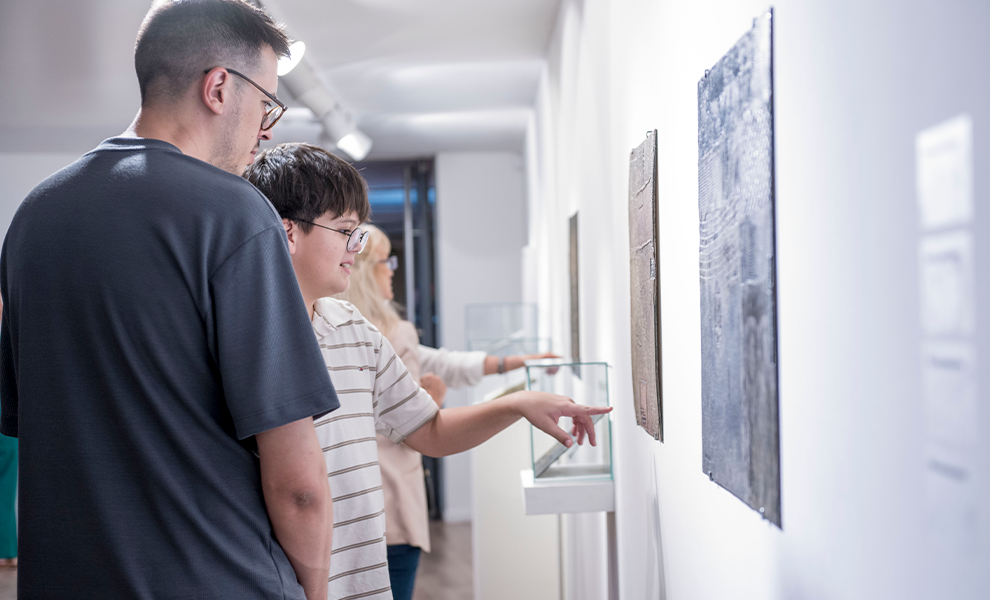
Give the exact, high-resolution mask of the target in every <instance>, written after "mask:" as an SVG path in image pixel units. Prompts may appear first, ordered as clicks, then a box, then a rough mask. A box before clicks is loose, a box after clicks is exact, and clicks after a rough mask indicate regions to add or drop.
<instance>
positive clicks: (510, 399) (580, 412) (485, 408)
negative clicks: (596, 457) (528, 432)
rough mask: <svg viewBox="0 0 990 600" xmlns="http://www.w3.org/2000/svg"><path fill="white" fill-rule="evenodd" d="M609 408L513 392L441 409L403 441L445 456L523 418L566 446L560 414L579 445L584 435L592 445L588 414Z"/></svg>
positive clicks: (592, 429) (567, 440) (567, 438)
mask: <svg viewBox="0 0 990 600" xmlns="http://www.w3.org/2000/svg"><path fill="white" fill-rule="evenodd" d="M611 410H612V408H611V407H608V408H604V407H592V406H581V405H579V404H575V403H574V401H573V400H571V399H570V398H567V397H566V396H558V395H557V394H548V393H545V392H516V393H514V394H509V395H507V396H503V397H501V398H497V399H495V400H492V401H490V402H484V403H482V404H475V405H472V406H460V407H456V408H445V409H443V410H441V411H440V412H438V413H437V415H436V417H434V418H433V419H432V420H430V421H428V422H427V423H426V424H425V425H423V426H422V427H420V428H419V429H417V430H416V431H414V432H413V433H411V434H410V435H409V436H408V437H406V439H405V444H406V445H407V446H409V447H410V448H412V449H413V450H416V451H417V452H420V453H421V454H425V455H427V456H448V455H450V454H457V453H458V452H464V451H465V450H470V449H471V448H474V447H475V446H478V445H479V444H481V443H483V442H485V441H487V440H488V439H489V438H491V437H492V436H494V435H495V434H496V433H498V432H500V431H502V430H503V429H505V428H506V427H508V426H509V425H512V424H513V423H515V422H516V421H517V420H519V418H521V417H525V418H526V420H528V421H529V422H530V423H532V424H533V425H534V426H536V427H538V428H539V429H541V430H543V431H545V432H547V433H548V434H550V435H552V436H553V437H554V438H556V439H557V441H559V442H560V443H562V444H564V445H565V446H567V447H570V446H571V445H572V444H573V442H572V440H571V438H570V436H568V435H567V433H566V432H565V431H564V430H563V429H561V428H560V427H559V426H558V425H557V421H558V420H559V419H560V418H561V417H571V418H572V419H573V421H574V428H573V430H572V432H571V433H572V434H573V435H575V436H576V437H577V442H578V443H579V444H582V443H584V438H585V436H587V437H588V441H589V442H591V445H592V446H594V445H595V442H596V440H595V426H594V423H592V420H591V417H592V416H594V415H600V414H603V413H607V412H609V411H611Z"/></svg>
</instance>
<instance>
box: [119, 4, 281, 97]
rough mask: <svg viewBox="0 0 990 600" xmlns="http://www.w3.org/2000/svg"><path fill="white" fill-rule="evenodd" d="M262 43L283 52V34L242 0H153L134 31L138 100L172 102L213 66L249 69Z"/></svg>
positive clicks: (257, 58) (257, 60)
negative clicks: (135, 33)
mask: <svg viewBox="0 0 990 600" xmlns="http://www.w3.org/2000/svg"><path fill="white" fill-rule="evenodd" d="M265 47H268V48H271V49H272V51H273V52H275V56H277V57H282V56H288V55H289V39H288V38H287V37H286V36H285V32H284V31H282V28H281V26H279V25H277V24H276V23H275V22H274V21H272V19H271V17H269V16H268V15H267V14H266V13H265V12H264V11H263V10H261V9H260V8H257V7H256V6H254V5H252V4H248V3H247V2H243V1H242V0H159V1H158V2H155V4H154V6H152V8H151V10H150V11H148V15H147V16H146V17H145V18H144V22H143V23H141V28H140V29H139V30H138V37H137V43H136V44H135V47H134V68H135V70H136V71H137V77H138V86H140V88H141V105H142V106H148V105H149V104H155V103H159V102H163V103H168V102H174V101H175V100H177V99H178V98H180V97H181V96H182V95H183V94H185V93H186V91H187V90H188V89H189V86H190V85H192V84H193V83H194V82H195V81H197V80H198V79H199V78H200V77H202V76H203V71H205V70H207V69H212V68H214V67H229V68H231V69H237V70H243V71H244V72H248V73H249V72H251V71H252V70H253V69H254V68H256V67H257V66H258V65H259V64H260V62H261V53H262V51H263V49H264V48H265Z"/></svg>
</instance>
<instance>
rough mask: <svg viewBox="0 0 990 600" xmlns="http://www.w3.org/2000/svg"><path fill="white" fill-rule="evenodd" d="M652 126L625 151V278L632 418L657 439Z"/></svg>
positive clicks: (659, 401) (659, 390) (659, 395)
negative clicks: (627, 283)
mask: <svg viewBox="0 0 990 600" xmlns="http://www.w3.org/2000/svg"><path fill="white" fill-rule="evenodd" d="M656 236H657V132H656V130H654V131H650V132H647V134H646V140H645V141H644V142H643V143H642V144H640V145H639V146H638V147H637V148H636V149H634V150H633V151H632V153H631V155H630V156H629V279H630V286H631V290H630V292H631V296H630V297H631V299H632V306H631V309H632V310H631V313H630V325H631V328H632V336H631V337H632V376H633V404H634V407H633V410H634V412H635V413H636V423H637V424H638V425H639V426H640V427H642V428H643V429H645V430H646V432H647V433H649V434H650V435H652V436H653V437H654V438H655V439H658V440H661V441H663V380H662V373H663V370H662V368H663V367H662V363H661V360H660V274H659V270H660V254H659V250H658V246H657V237H656Z"/></svg>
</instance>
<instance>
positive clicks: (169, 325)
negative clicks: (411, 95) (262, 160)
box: [0, 0, 339, 600]
mask: <svg viewBox="0 0 990 600" xmlns="http://www.w3.org/2000/svg"><path fill="white" fill-rule="evenodd" d="M286 52H287V43H286V39H285V36H284V35H283V34H282V33H281V31H280V30H279V29H278V28H277V27H276V26H275V25H274V24H273V23H272V22H271V20H270V19H268V17H267V16H265V15H264V13H262V12H261V11H259V10H257V9H256V8H254V7H251V6H249V5H247V4H245V3H242V2H239V1H235V0H186V1H185V2H181V3H178V2H176V3H163V4H159V5H158V8H156V9H153V12H152V13H150V14H149V17H148V19H146V21H145V24H144V25H143V26H142V29H141V32H140V34H139V38H138V44H137V48H136V54H135V63H136V66H137V71H138V79H139V82H140V84H141V93H142V108H141V112H140V113H139V115H138V118H137V119H136V120H135V125H134V126H133V127H132V129H131V131H129V132H128V133H127V134H125V136H123V137H118V138H113V139H110V140H107V141H105V142H104V143H103V144H101V145H100V146H99V147H97V148H96V149H95V150H93V151H92V152H90V153H88V154H86V155H85V156H83V157H82V158H80V159H79V160H78V161H76V162H75V163H74V164H72V165H70V166H69V167H67V168H66V169H63V170H62V171H59V172H58V173H56V174H55V175H53V176H51V177H49V178H48V179H47V180H46V181H45V182H43V183H42V184H41V185H40V186H38V187H37V188H36V189H35V190H34V191H32V192H31V194H30V195H29V196H28V197H27V199H25V201H24V203H23V204H22V205H21V207H20V208H19V209H18V211H17V214H16V215H15V217H14V220H13V222H12V224H11V226H10V229H9V231H8V233H7V237H6V239H5V240H4V245H3V252H2V256H0V292H2V295H3V300H4V307H3V320H2V330H0V367H2V371H0V385H2V390H0V397H2V403H3V406H2V422H0V432H2V433H3V434H5V435H12V436H17V437H19V438H20V448H21V457H20V461H21V462H20V467H21V470H20V477H21V478H20V548H19V556H20V559H21V561H20V569H19V571H20V572H19V574H18V593H19V596H20V597H23V598H42V599H44V598H76V599H79V598H94V599H95V598H142V599H144V598H147V599H151V598H155V599H158V598H230V599H237V600H243V599H252V598H258V599H261V598H266V599H269V598H292V599H302V598H303V597H304V596H305V597H307V598H309V600H313V599H315V598H320V600H322V599H323V598H325V597H326V589H327V572H328V565H329V560H330V535H331V533H330V532H331V528H332V522H333V520H332V504H331V499H330V497H329V488H328V485H327V481H326V471H325V468H324V463H323V459H322V454H321V451H320V446H319V444H318V442H317V439H316V434H315V431H314V428H313V419H312V417H313V416H314V415H322V414H326V413H327V412H329V411H331V410H334V409H336V408H337V407H338V405H339V403H338V401H337V397H336V394H335V393H334V391H333V387H332V385H331V383H330V379H329V377H328V375H327V371H326V366H325V365H324V363H323V360H322V358H321V355H320V352H319V349H318V347H317V345H316V341H315V340H314V338H313V333H312V328H311V326H310V323H309V319H308V318H307V311H306V308H305V306H304V304H303V301H302V296H301V294H300V292H299V287H298V285H297V284H296V282H295V276H294V274H293V270H292V265H291V262H290V259H289V254H288V250H287V244H286V237H285V233H284V231H283V229H282V224H281V221H280V219H279V218H278V217H277V215H276V213H275V212H274V210H273V209H272V207H271V205H270V204H269V203H268V201H267V200H266V199H265V197H264V196H262V194H261V193H260V192H259V191H258V190H257V189H256V188H254V187H253V186H252V185H251V184H249V183H248V182H246V181H245V180H243V179H241V178H240V177H238V176H237V174H239V172H240V171H241V170H242V169H243V168H244V166H245V165H247V164H248V163H250V162H251V160H252V159H253V154H254V151H255V150H256V149H257V144H258V142H259V140H260V139H268V138H269V137H270V132H269V129H270V127H271V125H273V124H274V121H275V120H277V117H278V116H279V114H280V112H281V110H282V108H283V107H282V106H281V104H280V103H278V101H277V100H276V99H275V98H274V92H275V88H276V86H277V77H276V74H275V69H276V56H277V55H279V54H285V53H286ZM218 167H219V168H218ZM290 459H291V460H290Z"/></svg>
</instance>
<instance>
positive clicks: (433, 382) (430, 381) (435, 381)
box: [419, 373, 447, 406]
mask: <svg viewBox="0 0 990 600" xmlns="http://www.w3.org/2000/svg"><path fill="white" fill-rule="evenodd" d="M419 387H421V388H423V389H424V390H426V393H427V394H429V395H430V397H431V398H433V401H434V402H436V403H437V406H443V398H444V396H446V395H447V384H446V383H444V382H443V379H440V378H439V377H437V376H436V375H434V374H433V373H426V374H425V375H423V376H422V377H420V378H419Z"/></svg>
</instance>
